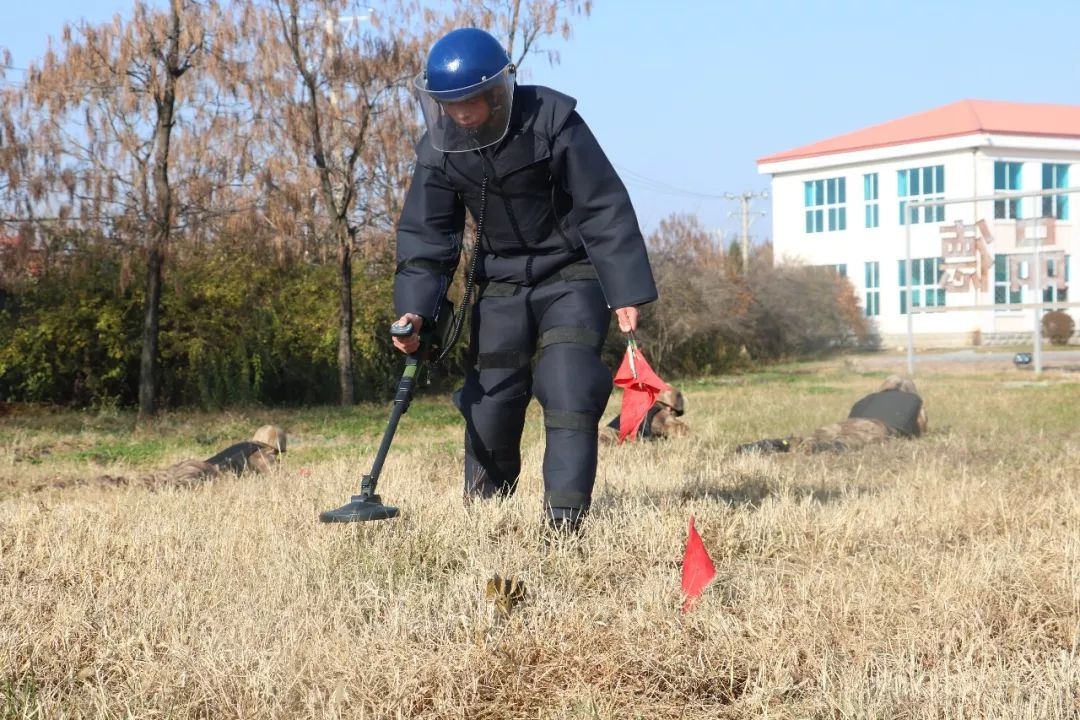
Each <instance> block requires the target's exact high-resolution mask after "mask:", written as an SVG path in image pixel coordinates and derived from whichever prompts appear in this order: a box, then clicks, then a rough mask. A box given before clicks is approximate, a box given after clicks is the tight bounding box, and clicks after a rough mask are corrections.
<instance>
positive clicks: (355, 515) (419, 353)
mask: <svg viewBox="0 0 1080 720" xmlns="http://www.w3.org/2000/svg"><path fill="white" fill-rule="evenodd" d="M390 334H391V335H393V336H394V337H408V336H410V335H412V334H413V326H412V323H406V324H405V325H398V324H397V323H394V324H393V325H391V326H390ZM427 336H428V333H424V332H423V331H421V333H420V347H419V348H417V350H416V352H414V353H412V354H411V355H408V356H407V357H406V359H405V371H404V372H403V373H402V374H401V380H400V381H399V382H398V389H397V394H396V395H395V396H394V407H393V409H392V410H391V411H390V421H389V422H388V423H387V425H386V430H385V431H384V432H383V437H382V442H381V443H380V444H379V451H378V452H377V453H376V454H375V462H374V463H372V465H371V472H369V473H368V474H366V475H364V477H363V478H362V480H361V481H360V494H359V495H353V496H352V498H351V499H350V500H349V502H348V503H346V504H345V505H342V506H341V507H339V508H336V509H334V510H325V511H323V512H321V513H319V520H320V521H321V522H324V523H332V522H366V521H368V520H388V519H390V518H392V517H397V515H398V509H397V508H396V507H393V506H391V505H383V504H382V499H381V498H379V496H378V495H376V494H375V487H376V486H377V485H378V483H379V474H380V473H381V472H382V466H383V463H384V462H385V461H386V454H387V452H389V451H390V442H391V441H392V440H393V439H394V433H395V432H396V431H397V426H398V421H399V420H401V416H402V415H404V414H405V411H406V410H408V409H409V403H410V402H411V401H412V395H413V388H414V387H415V385H416V379H417V376H418V375H419V373H420V367H421V363H422V361H423V358H424V354H425V353H426V352H427V351H428V346H429V345H430V343H429V342H428V338H427Z"/></svg>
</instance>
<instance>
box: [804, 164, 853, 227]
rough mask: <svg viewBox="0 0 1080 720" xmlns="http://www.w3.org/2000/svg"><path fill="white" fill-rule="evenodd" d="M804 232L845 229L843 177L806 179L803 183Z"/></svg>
mask: <svg viewBox="0 0 1080 720" xmlns="http://www.w3.org/2000/svg"><path fill="white" fill-rule="evenodd" d="M803 193H804V204H805V207H806V232H807V233H819V232H825V231H826V230H829V231H830V232H833V231H836V230H846V229H847V208H846V207H845V206H846V204H847V188H846V187H845V181H844V178H842V177H839V178H829V179H828V180H807V181H806V182H805V183H803Z"/></svg>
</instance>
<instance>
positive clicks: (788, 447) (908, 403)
mask: <svg viewBox="0 0 1080 720" xmlns="http://www.w3.org/2000/svg"><path fill="white" fill-rule="evenodd" d="M927 423H928V420H927V417H926V406H925V405H924V404H923V400H922V398H921V397H919V394H918V392H917V391H916V390H915V383H914V382H913V381H912V380H910V379H908V378H901V377H900V376H898V375H890V376H889V377H887V378H885V381H884V382H883V383H882V384H881V387H879V388H878V389H877V391H876V392H873V393H871V394H869V395H867V396H865V397H863V398H862V399H860V400H859V401H858V402H856V403H855V405H853V406H852V408H851V412H850V413H848V417H847V419H845V420H841V421H840V422H838V423H831V424H829V425H825V426H823V427H820V428H818V429H816V430H814V431H813V432H811V433H809V434H807V435H802V436H791V437H787V438H776V439H773V438H770V439H766V440H758V441H757V442H752V443H745V444H743V445H739V446H738V447H737V448H735V452H737V453H747V452H754V453H773V452H799V453H804V454H812V453H819V452H831V451H840V450H855V449H858V448H861V447H864V446H866V445H872V444H877V443H883V442H885V441H886V440H889V439H891V438H894V437H909V438H915V437H921V436H922V435H923V434H925V433H926V428H927Z"/></svg>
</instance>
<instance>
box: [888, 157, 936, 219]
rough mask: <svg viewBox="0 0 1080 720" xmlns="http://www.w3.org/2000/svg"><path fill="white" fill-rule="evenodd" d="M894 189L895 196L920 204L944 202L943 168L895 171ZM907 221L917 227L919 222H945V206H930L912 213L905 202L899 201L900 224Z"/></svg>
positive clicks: (928, 167) (932, 167)
mask: <svg viewBox="0 0 1080 720" xmlns="http://www.w3.org/2000/svg"><path fill="white" fill-rule="evenodd" d="M896 188H897V195H899V196H900V197H902V198H911V199H912V200H916V201H922V202H925V201H927V200H944V199H945V166H944V165H928V166H926V167H921V168H910V169H908V170H897V172H896ZM920 218H921V220H920ZM908 221H910V222H911V223H912V224H913V225H917V224H918V223H919V222H924V223H929V222H945V206H944V205H931V206H929V207H921V208H915V210H914V212H912V211H911V210H909V209H908V207H907V201H905V200H901V201H900V224H901V225H905V224H907V223H908Z"/></svg>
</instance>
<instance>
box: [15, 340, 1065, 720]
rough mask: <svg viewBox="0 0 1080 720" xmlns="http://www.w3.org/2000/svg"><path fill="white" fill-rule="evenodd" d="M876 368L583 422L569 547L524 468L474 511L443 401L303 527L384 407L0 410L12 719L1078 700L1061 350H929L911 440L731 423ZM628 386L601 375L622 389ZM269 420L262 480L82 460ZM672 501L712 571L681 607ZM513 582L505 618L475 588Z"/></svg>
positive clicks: (141, 462)
mask: <svg viewBox="0 0 1080 720" xmlns="http://www.w3.org/2000/svg"><path fill="white" fill-rule="evenodd" d="M902 368H903V362H902V358H896V362H895V365H894V366H892V367H890V366H889V365H888V364H887V363H885V364H880V363H877V364H874V366H873V367H868V366H864V365H862V364H860V363H845V362H842V361H832V362H827V363H817V364H807V365H791V366H783V367H779V368H773V369H770V370H768V371H765V372H760V373H755V374H750V375H744V376H738V377H729V378H715V379H711V380H703V381H700V382H694V383H688V384H686V385H685V386H683V389H684V391H685V393H686V397H687V406H688V413H687V417H686V419H687V420H688V421H689V422H690V423H691V425H692V427H693V431H694V432H693V436H692V437H690V438H687V439H679V440H675V441H670V442H666V443H662V444H653V445H649V446H640V445H626V446H621V447H614V448H609V447H605V448H602V454H601V470H600V475H599V478H598V481H597V489H596V495H595V505H594V513H593V515H592V517H591V520H590V522H589V524H588V526H587V533H586V535H585V536H584V538H583V539H582V540H580V541H578V542H555V543H552V542H548V541H547V539H546V538H545V537H544V534H543V532H542V529H541V523H540V502H541V493H542V489H541V481H540V477H539V467H540V459H541V454H542V450H543V444H542V437H541V433H540V415H539V412H538V409H537V408H536V407H535V406H534V407H533V408H531V410H530V413H531V415H530V421H529V424H528V429H527V435H526V443H525V469H524V475H523V478H522V483H521V489H520V492H519V494H518V495H517V496H516V497H515V498H513V499H511V500H510V501H507V502H505V503H501V504H491V505H485V506H479V507H473V508H471V509H469V510H466V509H465V508H463V506H462V503H461V501H460V483H461V479H460V474H461V463H462V452H461V448H460V437H461V427H460V424H459V423H458V421H457V418H456V416H455V413H454V411H453V409H452V408H451V406H450V404H449V401H448V399H447V398H444V397H427V396H425V397H422V398H419V399H418V400H417V401H416V402H415V403H414V404H413V407H412V409H410V411H409V413H408V414H407V415H406V416H405V417H404V419H403V421H402V424H401V426H400V430H399V433H398V437H397V440H396V441H395V444H394V447H393V448H392V450H391V453H390V457H389V459H388V461H387V464H386V467H385V470H384V473H383V477H382V481H381V483H380V488H379V490H380V492H381V494H382V495H383V497H384V499H385V500H386V501H387V502H388V503H392V504H395V505H398V506H399V507H400V508H401V510H402V515H401V517H399V518H397V519H394V520H390V521H385V522H381V523H372V524H360V525H323V524H320V523H319V522H318V521H317V515H318V513H319V512H320V511H321V510H325V509H328V508H332V507H336V506H338V505H340V504H342V503H343V502H345V501H347V500H348V498H349V495H351V494H352V493H354V492H355V491H356V490H357V487H358V481H359V477H360V475H361V474H362V473H364V472H366V471H367V470H368V469H369V468H370V463H371V460H372V458H373V456H374V452H375V448H376V446H377V444H378V441H379V438H380V436H381V432H382V429H383V426H384V423H385V418H386V416H387V413H388V409H389V406H388V405H387V406H376V407H363V408H356V409H350V410H337V409H318V410H311V409H307V410H301V411H297V412H295V413H290V412H287V411H277V410H276V411H273V412H271V413H265V414H264V413H260V412H258V411H254V410H248V411H243V412H241V411H236V412H232V413H226V414H220V415H166V416H164V417H162V418H161V419H160V420H159V421H157V422H156V423H155V424H154V426H153V427H150V428H144V429H140V430H139V431H137V432H132V430H131V428H132V423H131V419H130V418H128V417H126V416H124V415H121V414H117V413H109V412H101V413H96V414H85V415H76V414H73V413H46V412H44V411H41V410H33V411H31V410H27V409H19V408H15V409H9V413H8V414H7V415H6V416H4V417H0V663H2V665H0V667H2V672H0V704H2V708H3V713H2V717H3V718H76V717H94V718H98V717H102V718H106V717H107V718H127V717H131V718H337V717H341V718H471V719H476V720H479V719H481V718H492V719H494V718H541V719H547V718H759V717H768V718H1070V717H1078V716H1080V660H1078V657H1077V655H1078V650H1080V647H1078V646H1080V431H1078V423H1080V411H1078V403H1080V374H1071V373H1065V372H1055V371H1054V370H1053V369H1051V370H1048V371H1047V372H1046V373H1045V374H1044V375H1043V376H1042V377H1041V378H1038V379H1036V378H1034V377H1033V376H1032V374H1031V373H1030V372H1023V371H1020V370H1017V369H1014V368H1013V367H1011V366H1009V365H1000V366H989V365H987V364H985V363H983V364H978V365H975V364H971V365H962V364H950V365H940V366H933V365H925V366H923V365H920V366H919V367H918V375H917V377H916V380H917V382H918V384H919V389H920V391H921V393H922V395H923V396H924V398H925V399H926V402H927V407H928V412H929V416H930V433H929V435H928V436H927V437H925V438H924V439H922V440H918V441H904V440H898V441H894V442H893V443H892V444H890V445H886V446H881V447H875V448H869V449H865V450H862V451H859V452H856V453H851V454H848V455H835V454H833V455H818V456H812V457H801V456H798V457H797V456H789V455H781V456H774V457H746V456H735V455H733V454H732V451H733V448H734V446H735V445H736V444H738V443H739V442H743V441H747V440H754V439H758V438H761V437H768V436H782V435H786V434H788V433H792V432H797V431H800V430H810V429H812V428H813V427H815V426H817V425H820V424H824V423H827V422H832V421H835V420H839V419H841V418H842V417H844V416H845V415H846V413H847V410H848V409H849V408H850V406H851V404H852V403H853V402H854V401H855V400H856V399H858V397H860V396H861V395H862V394H864V393H866V392H869V391H871V390H873V389H875V388H876V386H877V385H878V384H879V383H880V382H881V380H882V379H883V378H884V377H885V375H886V374H887V373H888V372H889V371H895V370H902ZM617 406H618V398H617V397H613V399H612V404H611V410H612V412H614V410H615V409H616V408H617ZM270 421H272V422H277V423H279V424H281V425H283V426H285V427H286V428H287V429H288V430H289V431H290V444H289V452H288V453H287V455H286V456H285V461H284V462H283V464H282V465H281V466H280V467H279V468H277V469H276V470H275V471H274V473H273V474H272V475H270V476H268V477H243V478H239V479H229V480H218V481H214V482H211V483H207V484H204V485H202V486H199V487H196V488H194V489H181V488H170V487H145V486H141V485H136V484H132V485H124V484H110V483H101V482H95V481H94V480H93V478H95V477H96V476H99V475H102V474H109V475H113V476H127V477H134V476H136V475H138V474H139V473H140V472H145V471H148V470H150V469H153V468H156V467H161V466H165V465H168V464H170V463H172V462H175V461H177V460H181V459H184V458H188V457H199V458H203V457H207V456H209V455H211V454H213V453H214V452H216V451H217V450H218V449H220V448H221V447H223V446H224V445H226V444H228V443H230V442H233V441H235V440H241V439H245V438H247V437H248V436H250V434H251V432H252V431H253V430H254V428H255V427H256V426H258V425H261V424H263V423H264V422H270ZM691 514H693V516H694V517H695V521H696V524H697V527H698V529H699V531H700V532H701V535H702V537H703V539H704V542H705V544H706V546H707V547H708V548H709V550H710V552H711V553H712V556H713V559H714V561H715V563H716V567H717V571H718V576H717V579H716V581H715V582H714V583H713V585H712V586H711V587H710V588H709V589H708V590H707V591H706V593H705V595H704V596H703V597H702V599H701V601H700V603H699V604H698V605H697V607H696V608H695V609H694V610H693V611H692V612H690V613H688V614H683V613H681V612H680V610H679V608H680V595H679V575H680V561H681V557H682V550H683V546H684V543H685V540H686V527H687V520H688V518H689V516H690V515H691ZM496 573H499V574H501V575H504V576H513V577H516V578H519V579H520V580H522V581H523V582H524V583H525V586H526V588H527V595H526V597H525V600H524V601H523V602H522V603H521V604H519V605H517V606H515V607H514V608H513V609H512V610H511V612H510V613H509V614H508V615H505V614H504V613H502V612H500V611H499V610H498V609H497V608H496V607H495V606H494V605H493V604H492V603H491V602H490V599H489V598H486V597H485V593H484V587H485V582H486V580H487V579H488V578H490V577H491V576H492V575H494V574H496Z"/></svg>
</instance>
